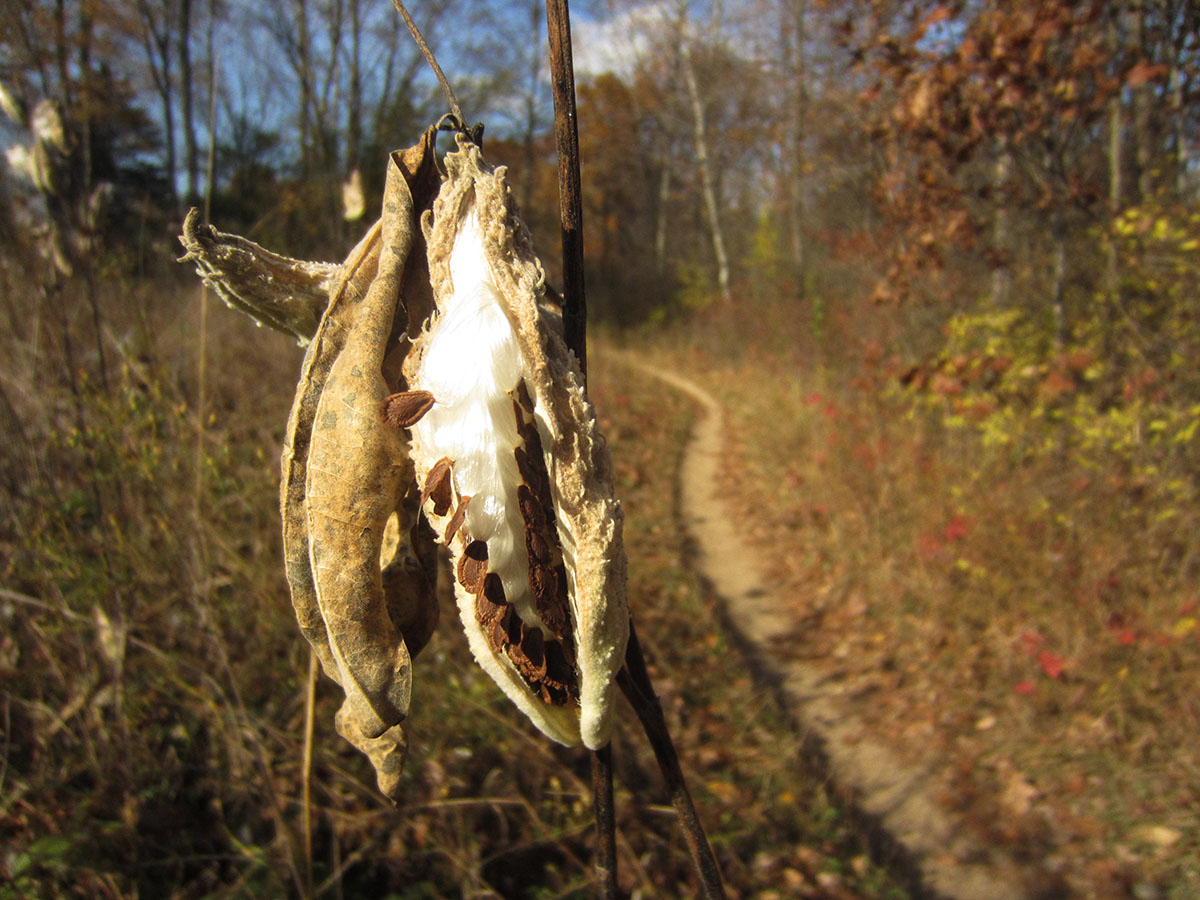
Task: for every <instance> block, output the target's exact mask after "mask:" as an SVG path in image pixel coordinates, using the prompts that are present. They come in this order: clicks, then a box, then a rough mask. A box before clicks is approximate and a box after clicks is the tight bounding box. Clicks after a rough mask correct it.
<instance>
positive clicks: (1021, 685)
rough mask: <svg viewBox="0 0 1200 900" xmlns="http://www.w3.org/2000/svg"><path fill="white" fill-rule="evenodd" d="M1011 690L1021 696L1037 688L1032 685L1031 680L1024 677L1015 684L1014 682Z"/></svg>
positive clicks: (1026, 695) (1027, 694)
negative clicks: (1023, 679)
mask: <svg viewBox="0 0 1200 900" xmlns="http://www.w3.org/2000/svg"><path fill="white" fill-rule="evenodd" d="M1013 690H1014V691H1016V692H1017V693H1018V694H1021V695H1022V696H1025V697H1028V696H1029V695H1030V694H1032V693H1033V692H1034V691H1036V690H1037V688H1035V687H1034V686H1033V682H1032V681H1029V680H1028V679H1026V680H1025V681H1018V682H1017V683H1016V684H1014V685H1013Z"/></svg>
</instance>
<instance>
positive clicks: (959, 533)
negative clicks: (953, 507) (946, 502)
mask: <svg viewBox="0 0 1200 900" xmlns="http://www.w3.org/2000/svg"><path fill="white" fill-rule="evenodd" d="M973 524H974V523H973V522H972V520H971V519H970V518H968V517H967V516H954V518H952V519H951V520H950V521H949V522H947V523H946V543H948V544H953V543H954V542H955V541H960V540H962V539H963V538H965V537H966V536H967V532H969V531H970V530H971V526H972V525H973Z"/></svg>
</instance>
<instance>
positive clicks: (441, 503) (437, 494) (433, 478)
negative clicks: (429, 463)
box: [421, 457, 454, 516]
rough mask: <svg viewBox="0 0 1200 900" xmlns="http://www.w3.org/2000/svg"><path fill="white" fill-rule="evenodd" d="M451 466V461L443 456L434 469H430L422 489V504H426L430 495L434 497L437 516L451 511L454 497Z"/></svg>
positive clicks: (434, 510)
mask: <svg viewBox="0 0 1200 900" xmlns="http://www.w3.org/2000/svg"><path fill="white" fill-rule="evenodd" d="M450 466H451V462H450V460H449V459H447V458H446V457H442V458H441V459H439V460H438V461H437V462H436V463H434V466H433V468H432V469H430V470H429V477H428V478H426V479H425V489H424V490H423V491H421V505H422V506H424V505H425V501H426V500H428V499H429V498H430V497H432V498H433V513H434V515H437V516H444V515H445V514H446V513H448V512H449V511H450V501H451V500H453V499H454V496H453V495H454V491H453V489H452V488H451V485H450Z"/></svg>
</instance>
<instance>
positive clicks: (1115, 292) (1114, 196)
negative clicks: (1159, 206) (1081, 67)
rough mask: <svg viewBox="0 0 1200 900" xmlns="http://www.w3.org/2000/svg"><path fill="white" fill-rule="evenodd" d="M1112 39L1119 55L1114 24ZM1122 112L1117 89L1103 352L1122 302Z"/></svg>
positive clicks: (1111, 130) (1111, 111)
mask: <svg viewBox="0 0 1200 900" xmlns="http://www.w3.org/2000/svg"><path fill="white" fill-rule="evenodd" d="M1109 43H1110V47H1111V49H1112V51H1113V54H1114V58H1116V56H1117V53H1116V51H1117V49H1118V47H1117V27H1116V25H1115V24H1114V25H1111V26H1110V29H1109ZM1123 118H1124V117H1123V115H1122V109H1121V92H1120V91H1117V92H1115V93H1114V94H1113V96H1112V98H1111V99H1110V100H1109V101H1108V214H1109V227H1108V230H1107V232H1106V237H1105V241H1104V251H1105V253H1104V255H1105V273H1104V295H1105V304H1104V335H1103V340H1104V353H1105V355H1106V356H1107V355H1109V353H1110V351H1111V349H1112V340H1113V333H1112V332H1113V328H1114V327H1115V325H1114V323H1115V321H1116V315H1117V307H1118V305H1119V303H1120V297H1119V291H1120V273H1119V271H1118V264H1117V245H1116V242H1115V241H1114V240H1113V235H1112V225H1113V223H1114V222H1115V221H1116V218H1117V216H1118V215H1120V213H1121V202H1122V193H1123V185H1122V177H1121V168H1122V165H1123V162H1122V158H1121V157H1122V154H1121V140H1122V132H1123V130H1124V127H1123V121H1122V120H1123Z"/></svg>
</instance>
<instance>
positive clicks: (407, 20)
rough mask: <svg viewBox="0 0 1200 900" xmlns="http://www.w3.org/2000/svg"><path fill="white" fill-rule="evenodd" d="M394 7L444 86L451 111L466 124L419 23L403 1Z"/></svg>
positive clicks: (397, 1) (393, 3)
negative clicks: (414, 19) (418, 25)
mask: <svg viewBox="0 0 1200 900" xmlns="http://www.w3.org/2000/svg"><path fill="white" fill-rule="evenodd" d="M392 6H394V7H396V12H398V13H400V18H402V19H403V20H404V24H405V25H407V26H408V32H409V34H411V35H412V37H413V40H414V41H416V42H417V46H418V47H420V48H421V55H422V56H424V57H425V62H427V63H429V68H431V69H433V74H434V75H436V76H437V80H438V84H440V85H441V86H442V92H443V93H444V94H445V95H446V102H447V103H449V104H450V111H451V112H452V113H454V115H456V116H457V117H458V121H460V122H463V123H465V122H466V121H467V120H466V119H464V118H463V114H462V110H461V109H459V108H458V100H456V99H455V97H454V90H453V89H452V88H451V87H450V82H449V81H448V80H447V79H446V73H445V72H443V71H442V67H441V66H439V65H438V61H437V57H436V56H434V55H433V51H432V50H430V49H429V45H428V44H427V43H425V37H424V35H422V34H421V29H419V28H418V27H417V23H416V22H414V21H413V17H412V16H411V15H409V13H408V9H407V8H406V7H405V6H404V3H403V2H401V0H392Z"/></svg>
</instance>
